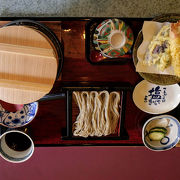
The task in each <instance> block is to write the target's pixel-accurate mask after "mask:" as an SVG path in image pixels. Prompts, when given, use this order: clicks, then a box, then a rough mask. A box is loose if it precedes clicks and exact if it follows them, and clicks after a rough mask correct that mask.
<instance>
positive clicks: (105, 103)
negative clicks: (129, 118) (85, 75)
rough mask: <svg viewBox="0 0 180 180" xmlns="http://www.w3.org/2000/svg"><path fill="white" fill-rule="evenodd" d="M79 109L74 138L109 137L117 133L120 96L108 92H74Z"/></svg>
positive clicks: (116, 93)
mask: <svg viewBox="0 0 180 180" xmlns="http://www.w3.org/2000/svg"><path fill="white" fill-rule="evenodd" d="M73 95H74V98H75V100H76V103H77V105H78V107H79V111H80V112H79V115H78V116H77V119H76V121H75V123H74V132H73V135H74V136H82V137H88V136H107V135H109V134H112V133H115V132H116V128H117V124H118V120H119V111H118V110H119V102H120V94H119V93H118V92H111V93H109V92H108V91H100V92H97V91H90V92H88V91H82V92H78V91H75V92H73Z"/></svg>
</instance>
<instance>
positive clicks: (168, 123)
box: [142, 115, 180, 151]
mask: <svg viewBox="0 0 180 180" xmlns="http://www.w3.org/2000/svg"><path fill="white" fill-rule="evenodd" d="M154 127H164V128H166V129H167V133H166V134H165V136H164V138H163V139H161V140H160V141H153V140H150V139H149V136H148V132H149V130H150V129H151V128H154ZM179 139H180V123H179V121H178V120H177V119H176V118H175V117H173V116H170V115H161V116H156V117H153V118H150V119H149V120H148V121H147V122H146V123H145V124H144V126H143V129H142V140H143V143H144V145H145V146H146V147H147V148H148V149H150V150H153V151H165V150H169V149H171V148H173V147H174V146H175V145H176V144H177V143H178V142H179Z"/></svg>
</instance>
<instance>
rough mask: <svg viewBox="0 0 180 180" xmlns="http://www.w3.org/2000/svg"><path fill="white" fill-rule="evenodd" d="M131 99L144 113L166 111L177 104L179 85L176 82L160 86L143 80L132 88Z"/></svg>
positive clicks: (179, 92)
mask: <svg viewBox="0 0 180 180" xmlns="http://www.w3.org/2000/svg"><path fill="white" fill-rule="evenodd" d="M133 101H134V103H135V105H136V106H137V107H138V108H139V109H141V110H142V111H144V112H146V113H150V114H163V113H167V112H169V111H171V110H173V109H174V108H176V107H177V106H178V105H179V102H180V87H179V85H178V84H174V85H169V86H161V85H156V84H152V83H149V82H148V81H146V80H143V81H141V82H140V83H139V84H137V85H136V87H135V88H134V91H133Z"/></svg>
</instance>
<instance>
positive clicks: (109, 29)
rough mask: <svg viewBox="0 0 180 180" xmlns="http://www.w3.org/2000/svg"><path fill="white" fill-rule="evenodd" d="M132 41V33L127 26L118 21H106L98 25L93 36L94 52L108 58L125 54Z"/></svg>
mask: <svg viewBox="0 0 180 180" xmlns="http://www.w3.org/2000/svg"><path fill="white" fill-rule="evenodd" d="M133 41H134V36H133V32H132V30H131V29H130V27H129V26H128V25H126V24H125V23H124V22H123V21H122V20H119V19H106V20H104V21H103V22H102V23H100V24H99V25H98V26H97V27H96V29H95V33H94V36H93V43H94V45H95V48H96V50H99V51H100V52H101V54H102V55H103V56H105V57H109V58H117V57H120V56H123V55H124V54H126V53H127V52H128V51H129V50H130V49H131V47H132V44H133Z"/></svg>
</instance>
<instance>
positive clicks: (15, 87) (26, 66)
mask: <svg viewBox="0 0 180 180" xmlns="http://www.w3.org/2000/svg"><path fill="white" fill-rule="evenodd" d="M57 64H58V63H57V59H56V56H55V52H54V49H53V47H52V46H51V45H50V43H49V42H48V40H47V39H46V38H45V37H44V36H42V35H41V34H40V33H39V32H37V31H35V30H33V29H32V28H28V27H24V26H8V27H3V28H0V79H1V82H0V99H2V100H3V101H6V102H8V103H13V104H27V103H30V102H33V101H36V100H38V99H40V98H41V97H43V96H44V95H45V94H47V93H48V92H49V91H50V90H51V89H52V87H53V84H54V81H55V78H56V73H57Z"/></svg>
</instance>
